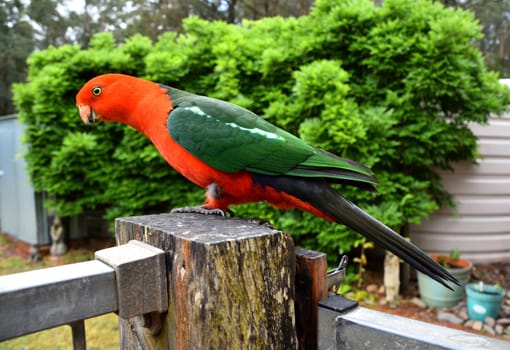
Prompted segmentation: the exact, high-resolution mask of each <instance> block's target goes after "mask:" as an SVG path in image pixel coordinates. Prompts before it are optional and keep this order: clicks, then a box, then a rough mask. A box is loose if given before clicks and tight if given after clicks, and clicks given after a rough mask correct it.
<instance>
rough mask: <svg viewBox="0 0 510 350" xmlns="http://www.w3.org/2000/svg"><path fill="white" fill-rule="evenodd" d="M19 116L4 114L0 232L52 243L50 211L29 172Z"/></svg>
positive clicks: (1, 125) (0, 123)
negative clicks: (24, 153) (44, 204)
mask: <svg viewBox="0 0 510 350" xmlns="http://www.w3.org/2000/svg"><path fill="white" fill-rule="evenodd" d="M22 134H23V124H21V123H19V121H18V119H17V117H16V115H7V116H2V117H0V231H1V232H5V233H9V234H10V235H11V236H13V237H15V238H16V239H18V240H21V241H24V242H26V243H29V244H31V245H40V244H49V243H50V238H49V230H48V227H49V226H48V222H47V221H48V220H47V213H46V212H45V210H44V209H43V205H42V201H43V196H42V194H36V193H35V192H34V189H33V188H32V185H31V184H30V179H29V177H28V174H27V172H26V169H25V167H26V163H25V160H24V159H23V156H22V155H23V152H24V146H23V145H22V142H21V136H22Z"/></svg>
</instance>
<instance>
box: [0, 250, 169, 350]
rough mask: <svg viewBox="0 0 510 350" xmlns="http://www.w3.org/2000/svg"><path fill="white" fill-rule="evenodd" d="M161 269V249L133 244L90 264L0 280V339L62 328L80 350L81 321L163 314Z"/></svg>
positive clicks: (163, 277) (100, 255)
mask: <svg viewBox="0 0 510 350" xmlns="http://www.w3.org/2000/svg"><path fill="white" fill-rule="evenodd" d="M162 262H163V263H162ZM164 268H165V266H164V252H163V251H162V250H159V249H156V248H154V247H152V246H150V245H147V244H144V243H142V242H137V241H133V242H129V243H128V244H125V245H123V246H119V247H115V248H108V249H103V250H100V251H98V252H96V260H94V261H87V262H81V263H76V264H69V265H63V266H56V267H50V268H46V269H40V270H34V271H28V272H22V273H16V274H12V275H7V276H1V277H0V341H3V340H7V339H11V338H15V337H18V336H21V335H25V334H29V333H33V332H38V331H41V330H44V329H48V328H52V327H57V326H61V325H66V324H68V325H70V326H71V329H72V334H73V344H74V348H75V349H85V331H84V329H85V328H84V324H83V320H85V319H87V318H91V317H95V316H99V315H103V314H106V313H109V312H117V313H118V314H119V315H120V316H122V317H132V316H135V315H142V314H148V313H151V312H155V311H158V312H161V311H164V310H166V307H167V305H168V299H167V294H166V290H167V288H166V274H165V273H161V270H162V269H164ZM136 280H138V281H139V282H136ZM133 295H136V298H133Z"/></svg>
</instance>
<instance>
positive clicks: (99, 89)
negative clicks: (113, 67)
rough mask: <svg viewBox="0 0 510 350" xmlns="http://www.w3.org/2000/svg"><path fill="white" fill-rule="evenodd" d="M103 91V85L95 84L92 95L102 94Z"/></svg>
mask: <svg viewBox="0 0 510 350" xmlns="http://www.w3.org/2000/svg"><path fill="white" fill-rule="evenodd" d="M101 92H103V89H102V88H101V86H94V87H93V88H92V95H94V96H99V95H101Z"/></svg>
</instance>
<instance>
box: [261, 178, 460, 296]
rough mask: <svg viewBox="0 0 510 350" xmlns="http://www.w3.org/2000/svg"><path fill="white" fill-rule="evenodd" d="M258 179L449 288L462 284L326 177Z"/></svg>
mask: <svg viewBox="0 0 510 350" xmlns="http://www.w3.org/2000/svg"><path fill="white" fill-rule="evenodd" d="M256 180H257V182H259V183H261V184H264V185H269V186H271V187H273V188H275V189H277V190H279V191H283V192H285V193H288V194H290V195H292V196H294V197H296V198H299V199H301V200H303V201H305V202H308V203H310V204H311V205H313V206H314V207H315V208H317V209H319V210H320V211H321V212H323V213H324V214H325V215H327V216H329V217H331V218H334V219H335V220H336V222H338V223H340V224H343V225H346V226H348V227H349V228H351V229H353V230H355V231H357V232H359V233H361V234H362V235H364V236H365V237H367V238H368V239H369V240H371V241H373V242H375V243H376V244H377V245H379V246H380V247H382V248H384V249H387V250H389V251H391V252H392V253H394V254H395V255H397V256H398V257H400V258H402V259H403V260H405V261H406V262H407V263H409V264H410V265H411V266H413V267H414V268H415V269H417V270H418V271H421V272H423V273H425V274H427V275H428V276H430V277H431V278H433V279H434V280H436V281H437V282H439V283H441V284H442V285H443V286H445V287H446V288H448V289H452V286H453V284H456V285H459V281H458V280H457V279H456V278H455V277H453V276H452V275H451V274H450V273H449V272H448V271H446V270H445V269H444V268H443V267H442V266H441V265H440V264H438V263H437V262H436V261H434V260H433V259H432V258H431V257H430V256H428V255H427V254H426V253H425V252H423V251H422V250H421V249H420V248H418V247H417V246H415V245H414V244H412V243H411V242H409V241H407V240H406V239H404V238H403V237H402V236H401V235H399V234H398V233H396V232H395V231H393V230H392V229H391V228H389V227H388V226H386V225H384V224H383V223H381V222H380V221H378V220H377V219H375V218H374V217H372V216H370V215H369V214H367V213H365V212H364V211H363V210H361V209H360V208H359V207H357V206H356V205H355V204H353V203H351V202H350V201H348V200H347V199H345V198H344V197H342V196H341V195H340V194H339V193H338V192H336V191H335V190H334V189H333V188H331V187H330V186H329V184H328V183H327V182H326V181H324V180H313V181H310V179H303V178H298V177H290V176H257V179H256Z"/></svg>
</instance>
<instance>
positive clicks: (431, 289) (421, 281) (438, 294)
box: [417, 255, 473, 309]
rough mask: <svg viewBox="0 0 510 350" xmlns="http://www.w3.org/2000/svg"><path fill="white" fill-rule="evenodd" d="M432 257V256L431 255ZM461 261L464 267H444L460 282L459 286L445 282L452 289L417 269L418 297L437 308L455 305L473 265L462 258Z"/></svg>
mask: <svg viewBox="0 0 510 350" xmlns="http://www.w3.org/2000/svg"><path fill="white" fill-rule="evenodd" d="M432 257H433V258H434V256H433V255H432ZM463 263H464V265H465V267H461V268H449V269H446V270H447V271H448V272H449V273H451V274H452V275H453V276H454V277H455V278H457V280H459V282H460V286H458V285H456V284H454V283H448V282H447V283H448V285H449V286H450V287H451V288H452V290H450V289H447V288H446V287H444V286H443V285H441V284H439V282H436V281H434V280H433V279H432V278H430V277H429V276H427V275H425V274H423V273H421V272H420V271H417V275H418V288H419V291H420V298H421V300H423V301H424V302H425V304H427V306H428V307H435V308H438V309H441V308H445V307H452V306H455V305H457V304H458V303H459V302H460V301H461V300H462V299H463V298H464V286H465V285H466V284H467V281H468V279H469V276H470V274H471V268H472V267H473V265H472V264H471V262H468V261H466V260H463Z"/></svg>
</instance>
